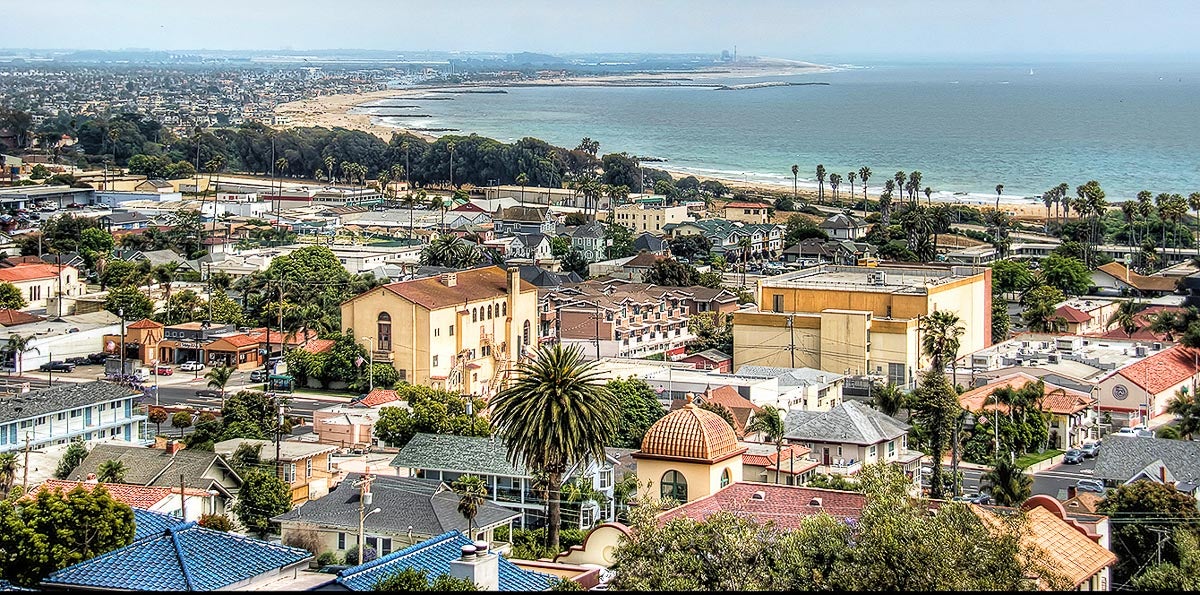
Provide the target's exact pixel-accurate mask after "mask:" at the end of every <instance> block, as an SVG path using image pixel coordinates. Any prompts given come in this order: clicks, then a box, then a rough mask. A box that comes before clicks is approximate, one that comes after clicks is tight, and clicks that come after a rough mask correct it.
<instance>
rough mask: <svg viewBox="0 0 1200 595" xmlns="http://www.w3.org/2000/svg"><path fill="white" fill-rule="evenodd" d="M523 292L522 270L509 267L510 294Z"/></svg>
mask: <svg viewBox="0 0 1200 595" xmlns="http://www.w3.org/2000/svg"><path fill="white" fill-rule="evenodd" d="M520 291H521V269H519V268H517V267H508V293H509V295H512V293H513V292H520Z"/></svg>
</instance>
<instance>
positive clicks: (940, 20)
mask: <svg viewBox="0 0 1200 595" xmlns="http://www.w3.org/2000/svg"><path fill="white" fill-rule="evenodd" d="M5 4H7V6H6V7H5V8H4V13H5V19H4V20H5V22H6V26H4V28H3V31H4V35H3V36H2V37H0V46H3V47H8V48H35V49H51V48H64V49H122V48H147V49H156V50H185V49H231V50H270V49H294V50H306V49H382V50H397V51H404V50H412V51H420V50H443V51H488V52H516V51H531V52H542V53H551V54H563V53H586V52H654V53H689V52H697V53H717V52H719V51H720V50H722V49H732V48H733V46H734V45H737V46H738V53H739V54H742V55H757V56H769V57H776V58H792V59H826V58H830V57H867V58H871V57H875V58H888V57H914V58H930V59H956V58H975V57H1023V58H1024V57H1047V58H1088V57H1131V58H1135V57H1141V56H1172V57H1182V58H1188V59H1190V58H1194V57H1196V56H1197V55H1200V35H1196V34H1195V32H1194V27H1195V25H1196V23H1200V2H1197V1H1195V0H840V1H835V0H603V1H595V0H557V1H546V0H422V1H420V2H414V1H411V0H201V1H190V2H177V1H175V0H42V1H39V2H6V3H5ZM18 24H19V25H18Z"/></svg>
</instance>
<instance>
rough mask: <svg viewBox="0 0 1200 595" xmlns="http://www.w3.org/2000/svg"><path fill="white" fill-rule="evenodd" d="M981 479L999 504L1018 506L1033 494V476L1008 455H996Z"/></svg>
mask: <svg viewBox="0 0 1200 595" xmlns="http://www.w3.org/2000/svg"><path fill="white" fill-rule="evenodd" d="M981 480H982V481H983V483H984V485H986V486H987V490H988V493H989V494H991V495H992V498H993V499H995V500H996V504H997V505H999V506H1012V507H1019V506H1021V503H1023V502H1025V501H1026V500H1028V499H1029V497H1030V496H1031V495H1032V494H1033V478H1032V477H1030V476H1028V475H1026V474H1025V469H1024V468H1022V467H1018V466H1017V465H1016V464H1015V463H1013V462H1012V460H1011V459H1009V458H1008V457H1003V456H997V457H996V460H995V461H994V462H993V463H992V468H991V469H989V470H988V471H987V472H986V473H984V474H983V476H982V477H981Z"/></svg>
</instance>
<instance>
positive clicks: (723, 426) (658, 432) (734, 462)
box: [633, 398, 746, 504]
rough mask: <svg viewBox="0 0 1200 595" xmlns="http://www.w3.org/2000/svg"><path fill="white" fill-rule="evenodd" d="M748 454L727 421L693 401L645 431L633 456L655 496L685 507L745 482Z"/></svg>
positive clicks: (643, 480) (642, 479)
mask: <svg viewBox="0 0 1200 595" xmlns="http://www.w3.org/2000/svg"><path fill="white" fill-rule="evenodd" d="M745 452H746V447H745V446H743V445H742V444H740V443H739V442H738V437H737V433H736V432H734V431H733V428H732V427H730V426H729V424H728V423H727V422H726V421H725V420H724V418H722V417H721V416H719V415H717V414H716V413H713V412H711V411H708V410H705V409H701V408H699V407H697V406H696V405H695V404H693V403H692V402H691V399H690V398H689V400H688V403H687V404H686V405H684V406H683V407H682V408H680V409H676V410H675V411H672V412H670V413H668V414H666V415H664V416H663V417H662V418H661V419H659V420H658V421H657V422H654V425H652V426H650V429H649V430H646V436H645V437H644V438H642V449H641V450H639V451H638V452H635V453H633V458H634V460H635V461H636V462H637V476H638V479H639V481H642V482H645V485H647V490H648V491H649V495H650V496H651V497H653V498H661V499H663V500H673V501H675V502H676V503H679V504H684V503H687V502H691V501H693V500H696V499H697V498H703V497H705V496H708V495H709V494H713V493H715V492H717V491H718V490H720V489H721V488H723V487H725V486H728V485H730V484H732V483H736V482H740V481H742V455H743V454H745ZM639 495H640V494H639Z"/></svg>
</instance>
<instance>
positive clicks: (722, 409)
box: [700, 403, 737, 432]
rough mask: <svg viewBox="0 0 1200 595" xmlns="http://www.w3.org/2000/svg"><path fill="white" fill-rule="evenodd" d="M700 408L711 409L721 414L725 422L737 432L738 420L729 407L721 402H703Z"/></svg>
mask: <svg viewBox="0 0 1200 595" xmlns="http://www.w3.org/2000/svg"><path fill="white" fill-rule="evenodd" d="M700 408H701V409H703V410H705V411H710V412H712V413H716V414H717V415H720V416H721V419H723V420H725V423H727V424H729V427H731V428H733V430H734V431H735V432H736V431H737V421H736V420H734V418H733V412H732V411H730V410H729V408H728V407H726V406H724V405H722V404H720V403H701V404H700Z"/></svg>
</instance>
